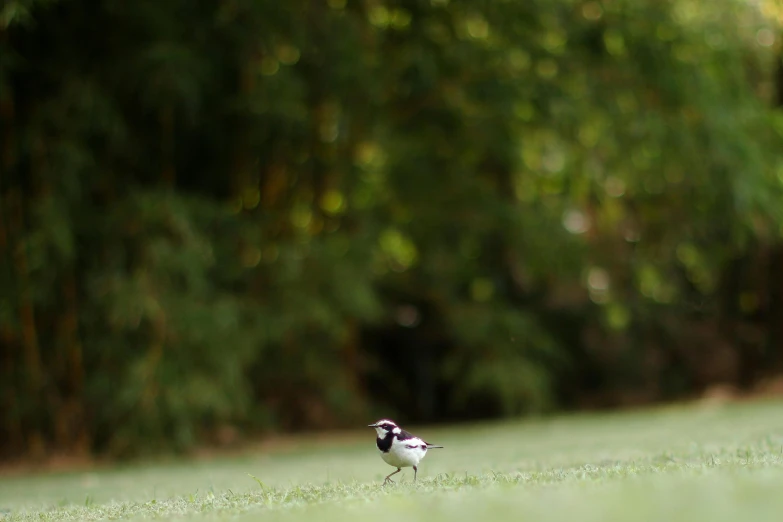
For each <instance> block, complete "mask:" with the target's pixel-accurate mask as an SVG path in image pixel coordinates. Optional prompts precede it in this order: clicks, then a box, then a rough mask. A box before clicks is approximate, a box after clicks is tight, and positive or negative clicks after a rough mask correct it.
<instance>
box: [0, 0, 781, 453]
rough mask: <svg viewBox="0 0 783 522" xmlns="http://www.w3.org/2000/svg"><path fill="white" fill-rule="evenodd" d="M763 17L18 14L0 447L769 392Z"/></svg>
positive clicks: (111, 8) (2, 283)
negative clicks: (763, 387) (732, 389)
mask: <svg viewBox="0 0 783 522" xmlns="http://www.w3.org/2000/svg"><path fill="white" fill-rule="evenodd" d="M782 19H783V10H781V7H780V5H779V4H778V3H776V2H772V1H759V2H745V1H740V0H720V1H714V0H711V1H707V0H669V1H665V0H611V1H610V0H605V1H595V0H526V1H524V2H520V1H512V0H508V1H504V0H484V1H479V0H383V1H381V0H323V1H321V0H319V1H311V0H286V1H285V2H282V1H279V0H221V1H217V0H187V1H184V0H137V1H134V2H123V1H119V0H103V1H101V2H87V1H85V0H69V1H65V0H59V1H58V0H9V1H6V2H3V4H2V7H0V172H1V173H2V175H1V177H0V442H2V444H0V448H2V450H1V451H2V452H3V453H4V456H6V457H9V456H20V455H27V456H33V457H40V456H44V455H47V454H50V453H52V452H55V451H64V452H76V453H81V454H88V453H94V452H99V453H110V454H112V455H131V454H135V453H138V452H139V451H145V450H156V451H157V450H158V449H164V448H166V447H170V448H179V449H185V448H189V447H192V446H193V445H195V444H198V443H202V442H230V441H233V440H236V438H237V436H238V434H240V433H241V434H254V433H261V432H264V431H269V430H286V431H291V430H297V429H304V428H307V429H316V428H332V427H338V426H347V425H349V424H351V423H356V422H365V421H366V420H367V419H368V418H373V417H375V416H376V415H384V416H398V417H399V420H411V421H414V420H422V419H426V420H428V421H431V422H432V421H442V420H457V419H470V418H479V417H482V418H488V417H496V416H503V415H516V414H521V413H534V412H541V411H548V410H553V409H562V408H579V407H594V406H614V405H622V404H629V403H639V402H648V401H655V400H661V399H668V398H674V397H680V396H683V395H686V394H692V393H697V392H700V391H702V390H703V389H705V388H706V387H708V386H710V385H712V384H715V383H730V384H733V385H736V386H738V387H745V388H748V387H752V386H755V385H756V384H757V383H758V382H759V380H761V379H765V378H768V377H770V376H773V375H775V374H778V373H780V372H783V242H781V226H782V225H783V205H781V203H783V193H782V190H781V189H783V170H781V169H782V168H783V163H781V155H780V147H781V144H782V139H781V138H782V137H783V120H781V116H780V114H779V112H778V111H777V110H776V109H775V107H776V106H777V105H778V103H780V102H781V100H783V97H781V96H780V95H779V94H778V91H779V90H781V89H783V87H782V85H783V84H781V82H780V80H779V79H780V72H779V62H780V58H779V56H778V51H779V44H780V22H781V20H782Z"/></svg>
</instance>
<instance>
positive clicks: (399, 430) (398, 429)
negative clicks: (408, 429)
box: [392, 428, 402, 434]
mask: <svg viewBox="0 0 783 522" xmlns="http://www.w3.org/2000/svg"><path fill="white" fill-rule="evenodd" d="M401 431H402V430H401V429H400V428H394V429H393V430H392V433H394V434H397V433H399V432H401Z"/></svg>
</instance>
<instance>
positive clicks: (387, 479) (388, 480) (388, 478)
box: [383, 468, 402, 484]
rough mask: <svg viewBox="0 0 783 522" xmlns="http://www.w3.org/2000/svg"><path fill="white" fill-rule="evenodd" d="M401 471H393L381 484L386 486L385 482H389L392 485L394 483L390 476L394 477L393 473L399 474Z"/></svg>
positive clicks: (398, 469)
mask: <svg viewBox="0 0 783 522" xmlns="http://www.w3.org/2000/svg"><path fill="white" fill-rule="evenodd" d="M401 469H402V468H397V471H393V472H391V473H389V475H388V476H387V477H386V479H385V480H384V481H383V483H384V484H386V483H387V482H391V483H392V484H393V483H394V481H393V480H392V479H391V478H390V477H391V476H392V475H394V474H395V473H399V472H400V470H401Z"/></svg>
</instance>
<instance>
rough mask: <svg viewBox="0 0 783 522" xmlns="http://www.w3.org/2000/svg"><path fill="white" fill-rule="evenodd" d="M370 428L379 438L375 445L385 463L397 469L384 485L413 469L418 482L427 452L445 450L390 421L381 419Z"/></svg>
mask: <svg viewBox="0 0 783 522" xmlns="http://www.w3.org/2000/svg"><path fill="white" fill-rule="evenodd" d="M367 427H368V428H375V432H376V433H377V434H378V438H377V439H376V440H375V445H376V446H377V447H378V450H379V451H380V452H381V458H382V459H383V461H384V462H385V463H386V464H388V465H390V466H392V467H395V468H397V471H393V472H391V473H389V475H388V476H387V477H386V478H385V479H384V481H383V483H384V484H386V483H387V482H392V483H393V482H394V481H393V480H392V479H391V476H392V475H394V474H396V473H399V472H400V471H401V470H402V468H411V467H412V468H413V481H414V482H416V475H418V473H419V462H421V459H423V458H424V456H425V455H426V454H427V450H431V449H434V448H443V446H436V445H434V444H430V443H429V442H427V441H425V440H422V439H420V438H419V437H416V436H415V435H412V434H410V433H408V432H407V431H405V430H404V429H402V428H400V427H399V426H397V423H396V422H394V421H392V420H389V419H381V420H379V421H378V422H375V423H373V424H368V425H367Z"/></svg>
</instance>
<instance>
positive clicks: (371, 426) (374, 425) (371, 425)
mask: <svg viewBox="0 0 783 522" xmlns="http://www.w3.org/2000/svg"><path fill="white" fill-rule="evenodd" d="M367 427H368V428H377V427H378V425H377V424H368V425H367Z"/></svg>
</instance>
